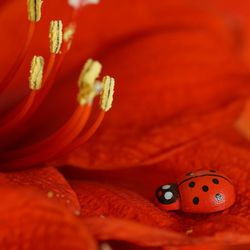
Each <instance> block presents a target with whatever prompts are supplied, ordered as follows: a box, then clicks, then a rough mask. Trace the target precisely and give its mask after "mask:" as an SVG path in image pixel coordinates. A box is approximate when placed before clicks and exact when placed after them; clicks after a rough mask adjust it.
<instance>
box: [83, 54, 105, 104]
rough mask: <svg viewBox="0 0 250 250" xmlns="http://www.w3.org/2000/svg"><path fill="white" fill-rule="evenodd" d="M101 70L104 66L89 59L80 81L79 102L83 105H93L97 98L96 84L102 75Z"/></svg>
mask: <svg viewBox="0 0 250 250" xmlns="http://www.w3.org/2000/svg"><path fill="white" fill-rule="evenodd" d="M101 69H102V65H101V64H100V63H99V62H98V61H93V60H92V59H89V60H88V61H87V62H86V63H85V65H84V67H83V69H82V72H81V74H80V77H79V80H78V85H79V88H80V92H79V95H78V101H79V103H80V104H81V105H85V104H88V103H91V102H92V101H93V99H94V97H95V96H96V94H97V91H96V88H95V82H96V79H97V77H98V76H99V75H100V72H101Z"/></svg>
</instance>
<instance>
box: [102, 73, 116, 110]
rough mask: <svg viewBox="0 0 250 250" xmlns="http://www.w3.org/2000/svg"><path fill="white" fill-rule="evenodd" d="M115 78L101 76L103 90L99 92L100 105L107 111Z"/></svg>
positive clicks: (111, 99)
mask: <svg viewBox="0 0 250 250" xmlns="http://www.w3.org/2000/svg"><path fill="white" fill-rule="evenodd" d="M114 87H115V79H114V78H112V77H110V76H105V77H104V78H103V91H102V93H101V99H100V106H101V109H102V110H103V111H105V112H107V111H108V110H109V109H111V107H112V103H113V95H114Z"/></svg>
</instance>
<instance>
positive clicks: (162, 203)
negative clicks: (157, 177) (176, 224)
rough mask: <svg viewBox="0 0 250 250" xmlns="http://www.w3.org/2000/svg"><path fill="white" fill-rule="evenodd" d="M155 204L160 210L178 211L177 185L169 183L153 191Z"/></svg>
mask: <svg viewBox="0 0 250 250" xmlns="http://www.w3.org/2000/svg"><path fill="white" fill-rule="evenodd" d="M155 196H156V203H157V205H158V207H160V208H161V209H162V210H178V209H180V196H179V191H178V185H177V184H176V183H169V184H166V185H162V186H160V187H159V188H157V190H156V191H155Z"/></svg>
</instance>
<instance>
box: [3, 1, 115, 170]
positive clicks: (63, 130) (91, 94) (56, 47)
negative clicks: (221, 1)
mask: <svg viewBox="0 0 250 250" xmlns="http://www.w3.org/2000/svg"><path fill="white" fill-rule="evenodd" d="M87 2H88V1H86V0H85V1H84V5H86V4H87ZM90 2H91V1H90ZM69 4H70V3H69ZM41 7H42V0H28V19H29V21H30V27H29V31H28V34H27V37H26V42H25V45H24V47H23V48H22V50H21V51H20V53H19V55H18V57H17V59H16V61H15V62H14V64H13V66H12V68H11V70H10V71H9V72H7V73H6V75H5V77H4V78H3V80H2V81H1V82H0V96H2V95H3V92H4V90H5V89H6V88H7V87H8V86H9V85H10V84H11V83H12V81H13V79H14V76H15V74H16V73H17V71H18V70H19V68H20V66H21V65H22V64H23V62H24V59H25V57H26V55H27V52H28V50H29V48H30V45H31V42H32V38H33V34H34V31H35V28H36V23H37V22H38V21H39V20H40V19H41ZM79 11H80V8H76V6H74V9H73V14H72V18H71V21H70V22H69V24H68V25H67V26H66V28H64V29H63V24H62V21H61V20H55V21H51V23H50V32H49V38H50V57H49V60H48V63H47V64H46V62H45V60H44V58H43V57H42V56H34V57H33V59H32V62H31V68H30V77H29V91H30V92H29V95H28V96H27V97H26V98H25V99H24V100H23V101H22V103H21V104H18V105H17V106H16V107H14V108H12V110H10V111H9V112H8V113H7V114H5V116H4V117H2V118H0V124H1V127H0V160H1V163H0V168H1V169H2V170H13V169H17V168H24V167H31V166H34V165H41V164H46V163H49V162H51V161H54V160H55V159H57V158H58V157H60V156H62V155H64V154H67V153H69V152H71V151H72V150H74V149H75V148H77V147H79V146H81V145H82V144H84V143H85V142H86V141H87V140H88V139H89V138H90V137H91V136H92V135H93V134H94V133H95V131H96V130H97V129H98V128H99V126H100V124H101V123H102V121H103V118H104V115H105V113H106V112H107V111H108V110H109V109H110V108H111V106H112V101H113V92H114V79H113V78H111V77H109V76H105V77H104V78H103V80H102V81H98V80H97V79H98V77H99V75H100V73H101V68H102V66H101V64H100V63H99V62H97V61H94V60H92V59H89V60H88V61H87V62H86V63H85V65H84V67H83V69H82V72H81V74H80V77H79V81H78V87H79V93H78V94H77V93H76V96H77V101H78V105H77V107H76V109H75V111H74V112H73V113H72V115H71V117H70V118H69V119H68V120H67V121H66V122H65V123H64V124H63V125H62V126H61V127H60V128H59V129H58V130H57V131H54V132H53V133H52V134H51V135H49V136H48V137H47V138H44V139H42V140H40V141H37V142H33V143H32V144H30V145H27V146H25V147H18V138H20V136H21V135H22V132H21V130H20V129H19V128H21V126H23V125H25V124H26V123H27V122H28V121H29V119H30V118H31V117H32V116H33V115H34V114H35V113H36V111H37V110H38V109H39V107H40V106H41V104H42V103H43V101H44V99H45V98H46V97H47V95H48V93H49V92H50V90H51V88H52V87H53V84H54V82H55V78H56V76H57V74H58V72H59V70H60V68H61V65H62V63H63V61H64V58H65V55H66V54H67V53H68V52H69V51H70V48H71V43H72V41H73V39H74V34H75V32H76V29H77V16H78V14H79ZM45 65H46V66H45ZM98 96H99V97H100V112H99V115H98V116H97V118H96V120H95V121H94V123H93V124H92V125H90V127H89V129H88V130H86V131H84V128H85V125H86V124H87V122H88V120H89V117H90V115H91V111H92V105H93V100H94V98H96V97H98Z"/></svg>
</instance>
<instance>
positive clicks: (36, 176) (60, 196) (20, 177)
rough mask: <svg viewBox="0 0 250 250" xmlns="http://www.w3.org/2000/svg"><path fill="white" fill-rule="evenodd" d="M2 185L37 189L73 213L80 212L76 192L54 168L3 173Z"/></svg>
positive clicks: (0, 180) (1, 176)
mask: <svg viewBox="0 0 250 250" xmlns="http://www.w3.org/2000/svg"><path fill="white" fill-rule="evenodd" d="M0 183H1V185H15V186H16V185H17V186H18V187H28V188H32V189H36V190H37V191H39V192H40V193H42V195H43V197H46V198H47V199H48V198H50V199H51V200H53V201H54V202H57V203H60V204H62V205H63V206H65V207H67V208H68V209H69V210H70V211H72V212H73V213H78V212H79V211H80V205H79V202H78V199H77V196H76V194H75V192H74V191H73V190H72V188H71V186H70V185H69V184H68V182H67V181H66V180H65V179H64V177H63V176H62V175H61V174H60V173H59V172H58V171H57V170H56V169H55V168H53V167H44V168H34V169H30V170H25V171H19V172H9V173H2V174H1V175H0Z"/></svg>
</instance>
